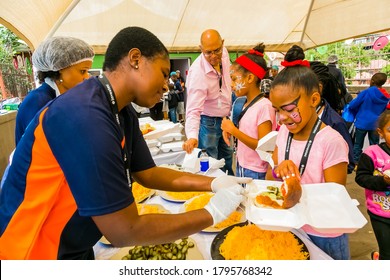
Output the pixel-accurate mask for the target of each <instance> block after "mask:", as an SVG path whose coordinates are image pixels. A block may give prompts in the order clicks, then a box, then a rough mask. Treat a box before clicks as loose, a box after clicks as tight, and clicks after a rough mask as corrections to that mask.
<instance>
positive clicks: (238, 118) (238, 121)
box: [237, 93, 264, 127]
mask: <svg viewBox="0 0 390 280" xmlns="http://www.w3.org/2000/svg"><path fill="white" fill-rule="evenodd" d="M263 96H264V94H263V93H260V94H259V95H257V96H256V97H255V98H253V100H252V101H251V102H250V103H249V104H248V106H246V107H245V109H244V110H242V111H241V112H240V114H239V115H238V117H237V127H238V126H239V124H240V120H241V118H242V117H243V116H244V115H245V113H246V111H248V109H249V108H250V107H251V106H252V105H253V104H255V103H256V102H257V100H259V99H260V98H262V97H263Z"/></svg>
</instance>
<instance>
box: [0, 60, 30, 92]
mask: <svg viewBox="0 0 390 280" xmlns="http://www.w3.org/2000/svg"><path fill="white" fill-rule="evenodd" d="M0 75H1V77H2V81H3V85H1V87H0V95H1V97H0V99H7V98H13V97H19V98H21V99H23V98H24V97H25V96H26V94H27V93H28V92H29V91H30V90H32V89H33V88H34V87H35V86H34V77H33V75H32V74H31V75H29V74H28V73H27V71H26V68H24V67H19V68H18V69H16V68H15V67H14V65H12V64H4V63H0Z"/></svg>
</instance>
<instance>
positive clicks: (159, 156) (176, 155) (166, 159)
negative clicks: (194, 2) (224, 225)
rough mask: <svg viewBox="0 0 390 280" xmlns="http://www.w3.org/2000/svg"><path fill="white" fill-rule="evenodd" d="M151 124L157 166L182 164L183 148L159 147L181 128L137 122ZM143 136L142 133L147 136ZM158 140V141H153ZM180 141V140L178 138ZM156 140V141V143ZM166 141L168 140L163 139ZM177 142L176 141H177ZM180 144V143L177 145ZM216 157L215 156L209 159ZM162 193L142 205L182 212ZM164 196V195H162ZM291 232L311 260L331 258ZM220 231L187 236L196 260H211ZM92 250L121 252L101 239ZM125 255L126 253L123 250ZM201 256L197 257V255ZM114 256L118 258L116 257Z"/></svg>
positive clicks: (98, 254) (100, 254)
mask: <svg viewBox="0 0 390 280" xmlns="http://www.w3.org/2000/svg"><path fill="white" fill-rule="evenodd" d="M145 123H150V124H151V125H154V126H155V127H156V128H157V129H156V130H155V131H152V133H151V134H149V135H148V134H146V135H147V137H145V139H146V141H147V144H148V146H149V148H150V149H151V153H152V155H153V149H154V148H155V145H158V148H159V151H158V152H157V153H156V154H154V155H153V159H154V160H155V162H156V165H163V164H177V165H181V164H182V163H183V160H184V158H185V156H186V153H185V152H184V151H182V150H181V149H177V150H168V151H165V152H163V151H162V150H161V149H160V148H161V147H163V146H162V145H161V142H160V140H161V139H163V138H161V137H164V136H166V135H167V134H169V133H172V132H173V133H177V132H181V130H182V127H179V126H177V125H176V124H175V125H173V124H172V123H169V122H165V121H162V122H152V120H151V119H149V118H144V119H140V125H142V124H145ZM146 135H145V136H146ZM156 140H157V141H156ZM178 140H179V139H178ZM156 142H157V143H158V144H156ZM162 142H163V143H164V142H169V141H164V140H163V141H162ZM177 144H179V143H177ZM177 146H179V145H177ZM212 160H215V159H212ZM207 175H209V176H213V177H218V176H221V175H224V173H223V172H222V171H221V170H220V169H218V168H216V169H210V170H209V171H208V172H207ZM161 194H162V193H161V192H158V191H157V192H156V193H155V194H154V195H153V196H151V197H149V198H148V199H147V200H146V201H144V202H143V203H144V204H153V205H156V204H157V205H161V206H162V207H163V208H165V209H166V210H168V211H169V212H170V213H171V214H175V213H180V212H182V211H183V202H174V201H173V200H169V199H167V197H165V196H161ZM163 197H164V198H163ZM291 232H292V233H294V234H295V235H296V236H297V237H298V238H299V239H300V240H301V241H302V242H303V243H304V244H305V245H306V247H307V250H308V251H309V253H310V259H311V260H331V259H332V258H331V257H329V256H328V255H327V254H326V253H324V252H323V251H322V250H321V249H319V248H318V247H317V246H316V245H314V244H313V242H312V241H311V240H310V239H309V237H308V236H307V235H306V233H305V232H304V231H303V230H300V229H293V230H291ZM218 233H219V232H209V231H208V232H203V231H202V232H199V233H196V234H193V235H191V236H189V238H191V239H192V240H193V241H194V242H195V244H196V248H197V249H198V250H199V251H200V254H199V255H197V258H196V259H204V260H210V259H212V256H211V251H210V249H211V245H212V243H213V240H214V238H215V237H216V236H217V235H218ZM94 251H95V258H96V259H103V260H108V259H110V258H112V257H113V256H116V254H119V253H121V252H123V250H121V248H115V247H113V246H111V245H109V244H104V243H102V242H98V243H97V244H96V245H95V246H94ZM123 254H126V253H123ZM199 256H200V257H199ZM198 257H199V258H198ZM115 259H117V258H115Z"/></svg>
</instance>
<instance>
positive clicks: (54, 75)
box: [37, 71, 60, 83]
mask: <svg viewBox="0 0 390 280" xmlns="http://www.w3.org/2000/svg"><path fill="white" fill-rule="evenodd" d="M37 78H38V80H39V82H40V83H43V82H44V81H45V78H50V79H52V80H53V81H55V80H59V79H60V71H47V72H42V71H38V72H37Z"/></svg>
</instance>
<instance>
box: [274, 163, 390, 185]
mask: <svg viewBox="0 0 390 280" xmlns="http://www.w3.org/2000/svg"><path fill="white" fill-rule="evenodd" d="M274 172H275V174H276V175H277V176H278V178H282V179H283V180H285V179H287V178H290V177H294V176H295V177H297V178H298V179H301V176H300V174H299V169H298V167H297V166H296V165H295V163H294V162H293V161H292V160H284V161H282V162H281V163H279V165H278V166H276V167H275V168H274ZM389 179H390V178H389Z"/></svg>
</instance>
